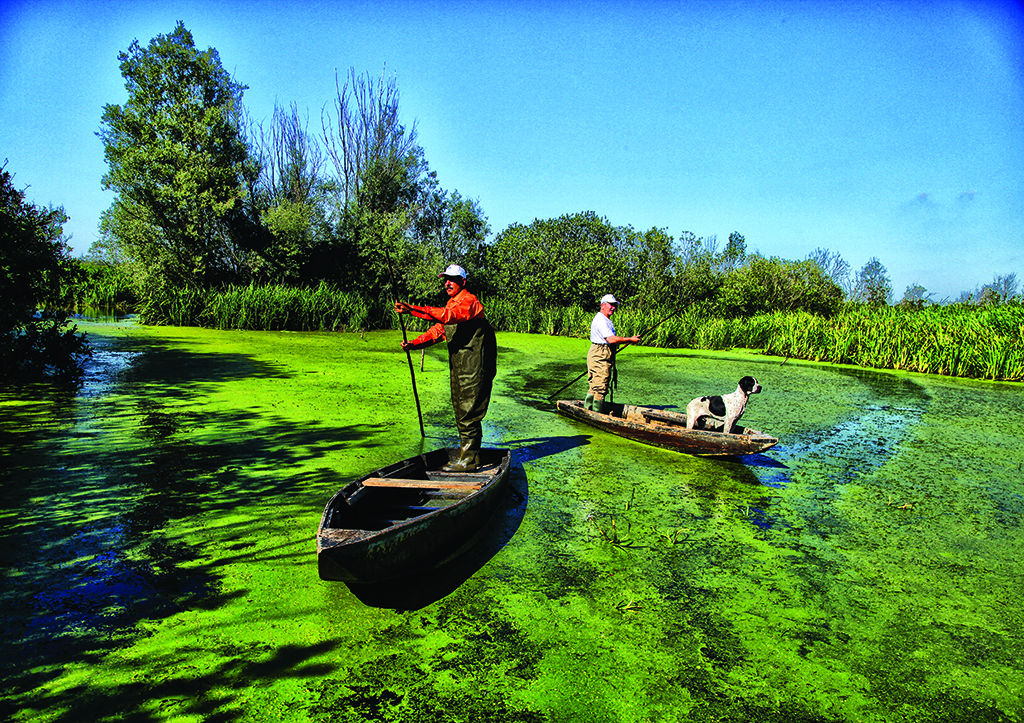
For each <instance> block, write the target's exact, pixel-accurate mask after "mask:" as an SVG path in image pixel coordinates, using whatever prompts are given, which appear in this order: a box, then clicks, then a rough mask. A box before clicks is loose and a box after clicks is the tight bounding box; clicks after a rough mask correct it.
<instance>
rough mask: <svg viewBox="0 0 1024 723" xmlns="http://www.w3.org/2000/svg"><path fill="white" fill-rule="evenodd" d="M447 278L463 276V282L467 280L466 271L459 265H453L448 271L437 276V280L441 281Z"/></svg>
mask: <svg viewBox="0 0 1024 723" xmlns="http://www.w3.org/2000/svg"><path fill="white" fill-rule="evenodd" d="M445 276H461V277H462V279H463V280H465V279H466V270H465V269H464V268H462V267H461V266H459V265H458V264H452V265H451V266H449V267H448V268H447V269H445V270H444V271H442V272H441V273H439V274H438V275H437V278H439V279H441V278H444V277H445Z"/></svg>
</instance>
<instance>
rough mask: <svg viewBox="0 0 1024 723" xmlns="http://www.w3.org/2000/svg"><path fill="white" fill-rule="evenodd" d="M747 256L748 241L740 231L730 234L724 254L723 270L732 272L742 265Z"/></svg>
mask: <svg viewBox="0 0 1024 723" xmlns="http://www.w3.org/2000/svg"><path fill="white" fill-rule="evenodd" d="M746 255H747V240H746V239H745V238H743V236H742V235H740V233H739V232H738V231H733V232H732V233H731V234H729V242H728V243H727V244H726V245H725V250H724V251H723V252H722V269H723V270H724V271H732V270H733V269H735V268H736V267H737V266H739V265H740V264H741V263H743V259H744V258H746Z"/></svg>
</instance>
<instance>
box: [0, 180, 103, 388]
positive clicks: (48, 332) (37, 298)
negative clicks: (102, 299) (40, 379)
mask: <svg viewBox="0 0 1024 723" xmlns="http://www.w3.org/2000/svg"><path fill="white" fill-rule="evenodd" d="M67 220H68V217H67V215H66V214H65V213H64V209H63V208H49V209H41V208H38V207H37V206H35V205H33V204H31V203H27V202H26V201H25V194H24V192H23V191H19V190H18V189H17V188H15V187H14V177H13V176H12V175H11V174H10V173H8V171H7V162H6V161H5V162H4V164H3V166H0V378H4V379H10V378H14V377H17V376H19V375H21V374H29V375H32V376H43V375H48V374H49V375H53V376H55V377H58V378H61V379H68V380H74V379H78V378H80V377H81V374H82V364H83V361H84V359H85V357H86V356H87V355H88V353H89V352H88V347H87V346H86V343H85V335H84V334H78V333H77V327H70V328H69V327H68V324H67V322H68V316H69V312H70V309H71V308H72V303H73V300H72V296H71V295H72V293H73V289H74V288H75V286H76V285H77V284H78V282H79V278H80V275H81V269H80V267H79V264H78V263H77V262H76V261H75V260H74V259H73V258H72V257H71V249H70V247H69V246H68V244H67V241H66V240H65V238H64V224H65V223H67Z"/></svg>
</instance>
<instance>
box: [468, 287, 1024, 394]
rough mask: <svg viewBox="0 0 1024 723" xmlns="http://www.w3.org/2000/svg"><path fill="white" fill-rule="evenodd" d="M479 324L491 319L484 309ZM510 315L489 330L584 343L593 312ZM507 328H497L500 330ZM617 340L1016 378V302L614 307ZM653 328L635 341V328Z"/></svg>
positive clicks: (1022, 333) (1023, 358) (1022, 313)
mask: <svg viewBox="0 0 1024 723" xmlns="http://www.w3.org/2000/svg"><path fill="white" fill-rule="evenodd" d="M487 308H488V317H489V318H491V319H492V323H493V322H494V321H495V318H494V316H492V313H491V308H492V307H491V306H488V307H487ZM521 311H523V314H522V315H521V316H520V317H519V318H510V317H509V315H508V310H507V309H506V310H504V313H503V314H502V315H501V318H500V320H499V322H498V324H497V325H498V328H500V329H503V330H506V331H522V332H524V333H538V332H541V333H546V334H559V335H564V336H574V337H584V338H585V337H586V336H587V335H588V334H589V330H590V320H591V319H592V318H593V315H594V313H595V312H594V311H590V310H583V309H580V308H578V307H573V308H572V309H566V310H564V313H563V314H562V317H561V319H559V318H558V316H559V315H558V314H556V313H552V312H550V311H549V312H548V313H545V314H540V313H537V314H531V313H530V311H529V309H528V308H523V309H521ZM506 323H507V324H506ZM615 327H616V329H617V330H618V331H619V333H621V334H622V335H624V336H625V335H629V336H632V335H633V334H640V335H644V340H643V344H644V345H647V346H655V347H665V348H686V349H707V350H726V349H752V350H758V351H761V352H763V353H765V354H770V355H774V356H780V357H787V358H791V359H805V360H809V361H822V362H830V363H834V364H852V365H855V366H861V367H870V368H876V369H897V370H902V371H911V372H921V373H924V374H940V375H946V376H955V377H964V378H971V379H991V380H1001V381H1024V305H1022V304H1020V303H1019V302H1009V303H1005V304H1002V305H998V306H987V307H983V306H975V305H965V304H959V305H950V306H933V307H928V308H926V309H918V310H914V309H902V308H899V307H885V308H881V309H878V308H869V307H864V306H853V305H851V306H849V307H847V308H846V309H845V310H844V311H842V312H841V313H839V314H837V315H835V316H833V317H830V318H825V317H821V316H816V315H814V314H809V313H806V312H775V313H771V314H761V315H757V316H754V317H750V318H742V319H723V318H721V317H717V316H714V315H712V314H710V313H708V312H707V310H706V309H703V308H698V307H689V308H687V309H685V310H684V311H683V312H682V313H680V314H678V315H676V316H672V317H670V318H668V319H667V320H666V319H665V318H664V316H659V314H657V313H652V312H648V311H644V310H639V309H629V308H628V307H623V308H620V310H619V311H618V313H617V314H616V315H615ZM652 327H654V328H653V331H650V333H648V334H645V331H647V330H650V329H652Z"/></svg>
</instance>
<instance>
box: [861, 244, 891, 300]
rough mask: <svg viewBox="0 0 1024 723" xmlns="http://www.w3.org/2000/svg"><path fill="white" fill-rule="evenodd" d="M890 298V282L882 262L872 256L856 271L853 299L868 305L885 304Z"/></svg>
mask: <svg viewBox="0 0 1024 723" xmlns="http://www.w3.org/2000/svg"><path fill="white" fill-rule="evenodd" d="M891 299H892V282H891V281H889V276H888V272H887V271H886V270H885V267H884V266H882V262H881V261H879V260H878V259H877V258H875V257H874V256H872V257H871V258H870V259H869V260H868V262H867V263H866V264H864V267H863V268H862V269H861V270H860V271H858V272H857V278H856V281H855V283H854V291H853V301H855V302H858V303H861V304H867V305H868V306H886V305H888V304H889V302H890V300H891Z"/></svg>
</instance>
